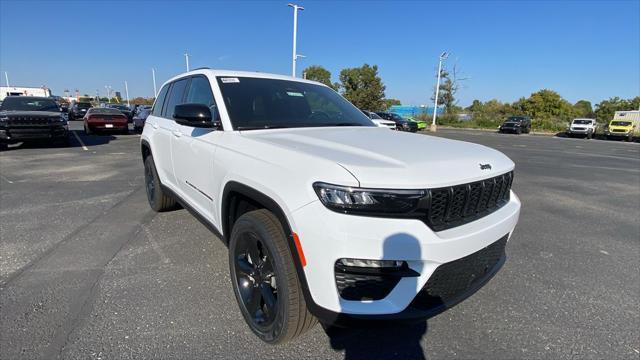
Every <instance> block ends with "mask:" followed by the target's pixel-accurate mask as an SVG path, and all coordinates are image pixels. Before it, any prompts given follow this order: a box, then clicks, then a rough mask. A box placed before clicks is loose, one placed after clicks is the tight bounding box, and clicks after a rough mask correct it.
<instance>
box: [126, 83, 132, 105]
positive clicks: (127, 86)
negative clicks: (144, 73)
mask: <svg viewBox="0 0 640 360" xmlns="http://www.w3.org/2000/svg"><path fill="white" fill-rule="evenodd" d="M124 93H125V94H127V106H128V107H131V104H130V103H129V84H127V80H125V81H124Z"/></svg>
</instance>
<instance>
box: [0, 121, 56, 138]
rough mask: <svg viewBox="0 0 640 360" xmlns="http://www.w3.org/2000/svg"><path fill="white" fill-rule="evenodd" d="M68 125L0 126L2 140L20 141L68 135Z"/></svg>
mask: <svg viewBox="0 0 640 360" xmlns="http://www.w3.org/2000/svg"><path fill="white" fill-rule="evenodd" d="M67 132H68V128H67V126H66V125H62V124H61V125H48V126H36V125H34V126H9V127H1V128H0V140H2V141H3V142H13V141H15V142H19V141H24V140H46V139H59V138H65V137H67Z"/></svg>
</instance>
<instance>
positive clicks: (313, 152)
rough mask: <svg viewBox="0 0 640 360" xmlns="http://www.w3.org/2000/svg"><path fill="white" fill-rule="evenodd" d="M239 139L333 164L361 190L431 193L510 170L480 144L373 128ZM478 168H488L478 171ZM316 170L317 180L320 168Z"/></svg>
mask: <svg viewBox="0 0 640 360" xmlns="http://www.w3.org/2000/svg"><path fill="white" fill-rule="evenodd" d="M242 135H243V136H246V137H248V138H251V139H253V140H254V141H258V142H263V143H268V144H271V145H272V146H277V147H279V148H285V149H288V150H290V151H295V152H298V153H304V154H305V155H308V156H310V157H311V158H313V157H315V158H320V159H322V160H329V161H332V162H335V163H337V164H339V165H340V166H342V167H343V168H345V169H346V170H347V171H348V172H350V173H351V174H352V175H353V176H354V177H355V178H356V179H357V180H358V181H359V183H360V186H362V187H376V188H437V187H443V186H449V185H456V184H463V183H468V182H472V181H476V180H480V179H485V178H489V177H492V176H497V175H499V174H503V173H505V172H508V171H510V170H512V169H513V167H514V164H513V162H512V161H511V160H510V159H509V158H507V157H506V156H505V155H504V154H502V153H500V152H499V151H496V150H493V149H490V148H488V147H485V146H482V145H477V144H472V143H468V142H462V141H456V140H449V139H444V138H439V137H435V136H429V135H420V134H410V133H404V132H396V131H389V130H388V129H382V128H378V127H348V128H347V127H341V128H336V127H328V128H300V129H281V130H276V129H273V130H253V131H244V132H242ZM319 163H320V164H321V163H322V162H319ZM480 164H483V165H485V164H489V165H490V166H491V168H490V169H485V170H482V169H481V167H480ZM318 171H319V174H320V176H319V179H318V180H320V181H321V180H322V179H321V177H322V176H321V174H322V169H318Z"/></svg>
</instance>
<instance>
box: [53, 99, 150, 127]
mask: <svg viewBox="0 0 640 360" xmlns="http://www.w3.org/2000/svg"><path fill="white" fill-rule="evenodd" d="M61 111H62V112H66V113H67V114H68V119H69V121H72V120H83V121H84V122H85V123H84V129H85V132H86V133H87V134H91V133H94V132H96V131H101V130H118V129H119V130H121V131H128V129H129V125H128V124H129V123H133V129H134V131H136V132H139V131H142V128H143V127H144V122H145V121H146V119H147V117H148V116H149V114H150V112H151V106H150V105H132V106H131V107H130V106H127V105H124V104H102V105H101V106H98V107H94V106H93V104H91V103H89V102H76V103H73V104H72V105H71V106H70V107H68V109H65V107H64V106H62V107H61ZM125 121H126V122H125Z"/></svg>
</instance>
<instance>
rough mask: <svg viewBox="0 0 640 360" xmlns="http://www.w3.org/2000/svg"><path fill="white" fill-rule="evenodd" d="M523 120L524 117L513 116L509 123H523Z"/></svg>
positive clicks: (508, 120)
mask: <svg viewBox="0 0 640 360" xmlns="http://www.w3.org/2000/svg"><path fill="white" fill-rule="evenodd" d="M522 120H524V118H523V117H517V116H512V117H510V118H507V122H521V121H522Z"/></svg>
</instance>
